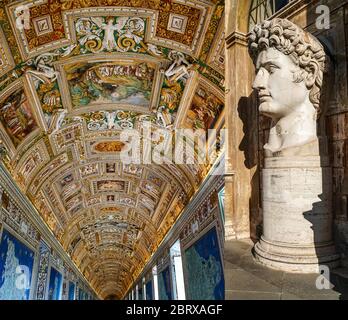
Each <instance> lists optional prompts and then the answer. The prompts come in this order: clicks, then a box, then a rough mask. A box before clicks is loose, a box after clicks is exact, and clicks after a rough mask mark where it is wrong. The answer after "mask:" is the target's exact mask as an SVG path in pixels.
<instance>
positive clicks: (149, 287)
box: [145, 280, 153, 300]
mask: <svg viewBox="0 0 348 320" xmlns="http://www.w3.org/2000/svg"><path fill="white" fill-rule="evenodd" d="M145 286H146V300H153V293H152V280H150V281H148V282H147V283H146V285H145Z"/></svg>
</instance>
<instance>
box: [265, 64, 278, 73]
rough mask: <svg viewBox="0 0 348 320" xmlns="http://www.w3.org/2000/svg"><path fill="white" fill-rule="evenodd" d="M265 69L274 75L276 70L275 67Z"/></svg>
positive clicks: (270, 66)
mask: <svg viewBox="0 0 348 320" xmlns="http://www.w3.org/2000/svg"><path fill="white" fill-rule="evenodd" d="M267 69H268V72H269V73H274V72H275V71H276V70H277V67H276V66H274V65H269V66H268V68H267Z"/></svg>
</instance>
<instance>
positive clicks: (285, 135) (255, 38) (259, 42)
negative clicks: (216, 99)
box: [249, 18, 325, 155]
mask: <svg viewBox="0 0 348 320" xmlns="http://www.w3.org/2000/svg"><path fill="white" fill-rule="evenodd" d="M249 51H250V55H251V56H252V58H253V60H254V64H255V67H256V78H255V81H254V84H253V88H254V89H255V90H257V92H258V96H259V101H260V106H259V110H260V112H261V113H262V114H264V115H265V116H267V117H270V118H271V119H272V125H271V129H270V135H269V140H268V143H267V144H266V145H265V146H264V149H265V150H266V155H267V154H273V153H274V152H279V151H283V150H286V149H287V150H289V148H292V149H290V150H292V151H290V152H292V153H293V152H296V154H298V153H302V152H303V150H304V148H302V146H305V145H307V146H308V147H310V145H311V144H316V143H317V134H316V125H317V124H316V119H317V114H318V110H319V100H320V89H321V86H322V79H323V71H324V65H325V52H324V50H323V47H322V45H321V44H320V43H319V41H318V40H316V39H315V38H314V37H313V36H312V35H311V34H309V33H307V32H305V31H303V30H302V29H300V28H299V27H298V26H296V25H295V24H293V23H292V22H290V21H288V20H286V19H279V18H277V19H273V20H272V21H265V22H263V23H262V24H260V25H256V26H255V27H254V29H253V30H252V32H251V35H250V37H249ZM298 147H301V148H300V149H299V148H298ZM294 148H296V149H294ZM295 150H296V151H295ZM288 152H289V151H288Z"/></svg>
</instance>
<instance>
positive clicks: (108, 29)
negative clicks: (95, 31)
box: [101, 18, 122, 51]
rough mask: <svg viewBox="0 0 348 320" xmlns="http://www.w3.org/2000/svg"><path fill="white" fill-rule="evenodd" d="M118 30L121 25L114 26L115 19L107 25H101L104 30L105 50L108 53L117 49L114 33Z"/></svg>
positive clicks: (110, 20) (109, 20)
mask: <svg viewBox="0 0 348 320" xmlns="http://www.w3.org/2000/svg"><path fill="white" fill-rule="evenodd" d="M121 21H122V20H121ZM118 28H119V25H114V19H113V18H109V19H108V21H107V23H103V24H102V25H101V29H102V30H104V40H103V48H105V49H106V50H108V51H112V50H114V49H115V48H116V47H117V44H116V41H115V36H114V31H116V30H118Z"/></svg>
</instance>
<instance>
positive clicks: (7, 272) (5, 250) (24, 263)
mask: <svg viewBox="0 0 348 320" xmlns="http://www.w3.org/2000/svg"><path fill="white" fill-rule="evenodd" d="M34 255H35V254H34V252H33V251H32V250H30V249H29V248H28V247H27V246H26V245H24V244H23V243H22V242H21V241H19V240H18V239H17V238H16V237H14V236H13V235H12V234H11V233H9V232H8V231H7V230H5V229H4V230H3V232H2V236H1V243H0V300H29V298H30V289H31V278H32V272H33V264H34Z"/></svg>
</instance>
